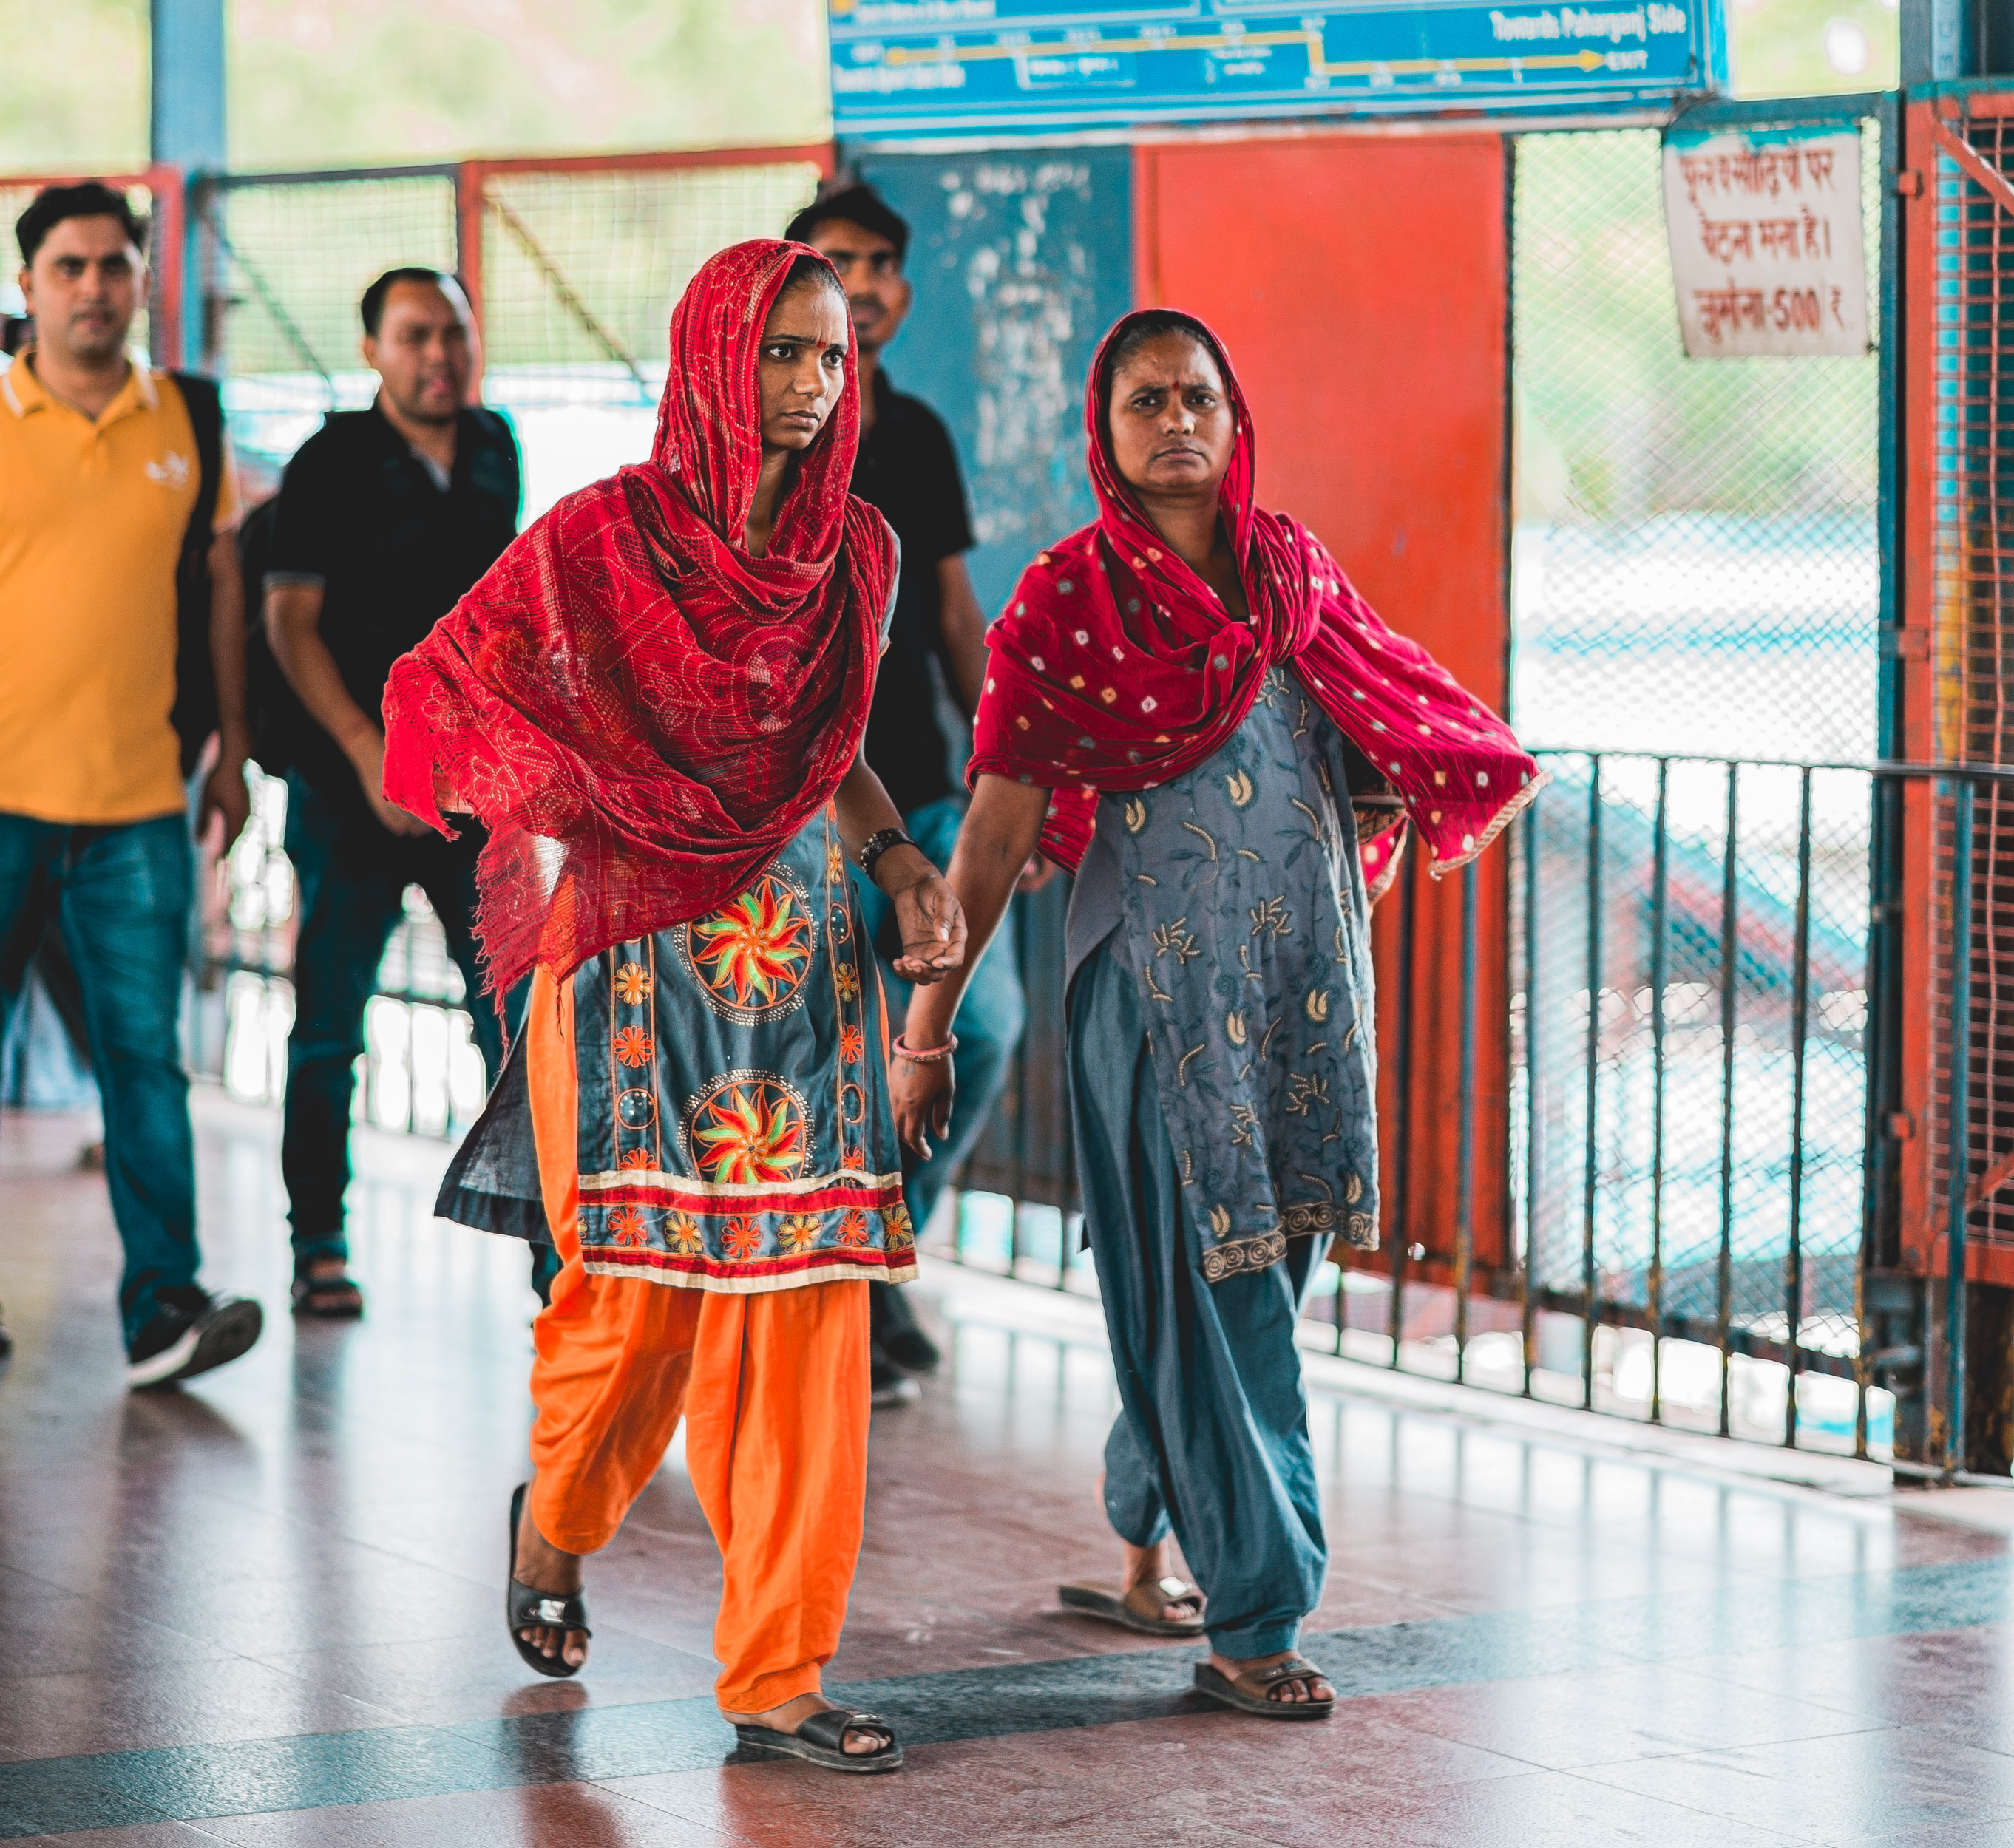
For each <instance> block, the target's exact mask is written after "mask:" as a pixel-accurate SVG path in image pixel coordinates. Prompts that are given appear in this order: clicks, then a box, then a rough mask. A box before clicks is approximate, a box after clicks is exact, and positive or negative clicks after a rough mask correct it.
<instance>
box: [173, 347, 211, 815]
mask: <svg viewBox="0 0 2014 1848" xmlns="http://www.w3.org/2000/svg"><path fill="white" fill-rule="evenodd" d="M168 376H169V377H170V378H172V379H173V380H174V382H175V387H176V389H177V390H178V391H179V392H181V395H182V403H183V406H185V409H186V410H188V420H189V428H190V429H191V431H192V432H193V433H194V435H195V454H196V465H197V470H198V473H197V477H196V489H195V506H193V507H191V508H190V509H189V518H188V527H187V528H186V529H185V532H183V534H182V549H181V557H180V558H179V559H177V561H176V564H175V704H174V711H173V713H172V714H171V718H172V720H173V722H174V728H175V732H176V734H177V736H178V737H179V738H180V739H181V759H182V775H185V776H187V775H188V774H189V772H191V771H192V770H193V769H194V768H195V762H196V759H197V758H198V757H200V756H201V755H202V747H203V746H204V744H205V743H207V742H208V740H209V738H210V733H211V732H213V731H215V730H216V729H217V682H216V675H215V672H214V670H213V668H212V665H211V662H210V539H211V528H213V526H215V525H216V524H217V497H218V495H219V493H220V491H221V489H222V486H223V477H224V400H223V398H222V396H221V394H220V392H218V390H217V381H215V380H214V379H210V378H197V377H196V376H195V374H192V373H188V372H171V373H170V374H168Z"/></svg>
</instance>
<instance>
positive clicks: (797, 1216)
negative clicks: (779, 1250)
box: [776, 1212, 823, 1252]
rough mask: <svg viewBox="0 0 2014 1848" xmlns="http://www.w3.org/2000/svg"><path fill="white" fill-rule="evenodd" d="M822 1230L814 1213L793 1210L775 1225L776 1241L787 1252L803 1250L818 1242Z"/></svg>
mask: <svg viewBox="0 0 2014 1848" xmlns="http://www.w3.org/2000/svg"><path fill="white" fill-rule="evenodd" d="M821 1230H823V1228H822V1225H821V1223H820V1222H819V1218H818V1216H817V1215H816V1214H815V1213H809V1212H794V1213H791V1214H790V1215H788V1216H787V1217H786V1218H785V1219H783V1223H781V1224H780V1225H779V1226H778V1227H777V1228H776V1242H777V1244H778V1245H781V1246H782V1247H783V1249H784V1250H785V1251H787V1252H801V1251H805V1250H808V1249H809V1248H810V1247H812V1245H816V1244H817V1243H818V1240H819V1232H820V1231H821Z"/></svg>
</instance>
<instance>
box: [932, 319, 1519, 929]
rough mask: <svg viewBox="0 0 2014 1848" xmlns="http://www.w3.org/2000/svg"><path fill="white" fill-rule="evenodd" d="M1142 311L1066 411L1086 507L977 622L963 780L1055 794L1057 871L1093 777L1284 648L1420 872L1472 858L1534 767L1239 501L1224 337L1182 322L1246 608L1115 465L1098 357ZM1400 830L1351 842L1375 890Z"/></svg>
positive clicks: (1258, 677)
mask: <svg viewBox="0 0 2014 1848" xmlns="http://www.w3.org/2000/svg"><path fill="white" fill-rule="evenodd" d="M1147 312H1152V311H1151V310H1136V311H1135V312H1134V313H1131V314H1129V315H1127V316H1125V317H1123V319H1122V320H1120V321H1118V322H1117V323H1116V324H1115V325H1114V326H1113V328H1112V330H1111V331H1110V332H1109V333H1108V334H1107V335H1106V336H1105V338H1104V339H1103V340H1102V342H1100V343H1099V346H1098V353H1097V356H1095V358H1094V359H1093V360H1092V361H1091V377H1090V380H1089V382H1088V386H1087V388H1086V390H1085V393H1084V423H1085V427H1086V430H1087V432H1088V437H1089V452H1090V469H1091V486H1092V489H1093V490H1094V491H1095V493H1096V495H1097V496H1098V519H1097V521H1095V523H1094V524H1092V525H1089V526H1087V527H1085V528H1083V530H1082V531H1080V532H1074V533H1072V534H1071V535H1070V537H1069V538H1068V539H1063V540H1061V541H1059V543H1057V544H1055V545H1053V546H1051V547H1050V548H1049V549H1048V550H1047V551H1046V552H1044V553H1041V556H1040V557H1037V559H1036V560H1035V561H1034V564H1031V565H1030V566H1029V567H1028V568H1027V570H1026V571H1023V573H1022V575H1021V580H1020V583H1019V584H1018V585H1016V587H1015V590H1014V594H1013V596H1012V597H1011V598H1010V599H1009V601H1008V604H1007V608H1006V611H1005V613H1004V614H1002V616H1001V617H1000V618H999V619H998V621H996V622H994V625H993V626H992V627H991V629H989V630H988V631H987V636H986V642H987V649H988V650H989V651H990V658H989V661H988V664H987V679H986V687H985V691H984V693H983V695H982V696H981V697H980V703H979V712H978V714H977V718H976V719H975V721H974V724H973V743H974V749H973V756H972V761H971V765H970V766H969V770H968V772H967V775H968V776H969V778H970V779H973V780H974V781H976V780H977V779H978V778H979V777H980V775H995V776H1008V777H1012V778H1013V779H1016V781H1018V782H1021V783H1032V784H1035V785H1037V786H1041V787H1043V788H1046V789H1049V790H1053V791H1054V792H1055V793H1054V796H1053V798H1052V800H1051V802H1050V804H1049V815H1048V821H1047V822H1046V823H1045V826H1044V828H1043V833H1042V850H1043V851H1044V852H1045V853H1046V854H1048V855H1049V856H1050V858H1052V859H1055V860H1059V861H1062V862H1063V865H1066V866H1068V867H1070V868H1073V869H1074V868H1076V867H1077V865H1078V864H1079V862H1080V861H1081V860H1082V859H1083V858H1084V850H1085V848H1086V847H1088V846H1089V844H1090V842H1091V829H1092V826H1093V819H1094V817H1095V812H1096V808H1097V800H1098V791H1099V790H1140V789H1152V788H1153V787H1155V786H1157V785H1159V784H1161V783H1166V782H1167V781H1169V780H1170V779H1171V778H1174V777H1176V776H1179V775H1182V774H1183V773H1184V772H1187V771H1188V770H1192V769H1193V768H1195V766H1196V765H1199V764H1200V763H1202V762H1204V761H1206V760H1207V759H1208V758H1209V757H1212V756H1213V755H1214V754H1216V753H1217V751H1218V750H1220V749H1221V748H1222V747H1224V744H1225V743H1226V742H1227V741H1228V740H1229V739H1230V738H1231V735H1232V734H1233V733H1234V732H1236V731H1237V729H1238V727H1239V726H1240V725H1242V724H1244V722H1245V718H1246V716H1247V714H1249V713H1250V711H1251V710H1252V704H1253V703H1254V702H1255V701H1256V700H1257V698H1258V697H1259V691H1260V686H1261V683H1262V682H1263V681H1264V679H1265V677H1266V673H1267V669H1268V668H1271V667H1273V666H1274V665H1275V664H1278V663H1280V662H1283V661H1291V662H1292V664H1294V666H1295V668H1296V669H1297V670H1298V671H1299V674H1300V676H1301V679H1303V681H1304V682H1306V686H1307V688H1308V690H1309V691H1310V693H1313V695H1314V697H1315V698H1316V699H1317V700H1319V701H1320V702H1321V707H1322V709H1323V711H1325V712H1326V713H1328V715H1329V717H1330V718H1332V719H1333V720H1334V721H1335V723H1336V725H1337V728H1338V729H1339V730H1340V731H1341V732H1342V734H1343V736H1345V737H1346V738H1347V739H1349V741H1350V742H1351V743H1353V744H1354V745H1355V746H1356V747H1357V749H1358V750H1360V751H1361V752H1362V753H1363V754H1364V756H1365V757H1367V758H1368V759H1369V760H1370V761H1371V763H1372V764H1373V765H1374V766H1375V767H1376V768H1377V769H1378V772H1380V773H1381V775H1383V776H1384V777H1385V779H1386V781H1388V782H1389V783H1390V784H1391V785H1392V788H1393V789H1394V790H1396V791H1397V792H1398V793H1399V797H1400V798H1401V799H1402V800H1403V803H1404V805H1405V814H1406V818H1407V820H1409V821H1410V822H1411V824H1412V825H1413V826H1414V827H1416V828H1417V829H1419V831H1420V833H1421V836H1422V837H1423V839H1424V840H1425V841H1426V843H1427V844H1428V847H1429V848H1430V849H1431V851H1432V862H1431V868H1430V869H1431V870H1432V872H1433V873H1434V874H1435V876H1436V877H1438V876H1439V875H1441V874H1442V873H1444V872H1449V871H1450V870H1451V869H1453V868H1456V867H1458V866H1460V865H1464V863H1465V862H1467V861H1470V860H1472V859H1474V858H1475V856H1476V855H1477V854H1479V853H1481V852H1482V850H1483V848H1484V847H1486V846H1488V845H1489V842H1490V841H1491V840H1493V839H1494V838H1495V836H1496V835H1497V833H1499V832H1500V831H1501V829H1503V827H1504V826H1505V825H1506V824H1507V822H1509V821H1510V820H1511V817H1512V816H1513V815H1515V814H1516V813H1517V812H1518V810H1519V809H1520V808H1522V807H1523V806H1524V805H1525V804H1526V803H1527V802H1528V801H1529V800H1531V799H1532V797H1533V796H1535V795H1536V794H1537V793H1538V791H1539V786H1540V784H1541V783H1543V782H1544V781H1545V778H1546V773H1545V772H1543V771H1542V770H1540V769H1539V767H1538V765H1537V764H1536V762H1535V761H1533V759H1532V758H1531V757H1528V755H1527V754H1525V751H1524V750H1521V748H1520V747H1519V745H1518V740H1517V739H1516V738H1515V737H1514V736H1513V735H1512V734H1511V729H1510V728H1509V727H1508V726H1507V725H1505V724H1504V722H1503V720H1502V719H1500V718H1498V717H1497V716H1496V714H1495V713H1493V712H1492V711H1490V710H1489V707H1486V706H1485V705H1484V704H1482V701H1481V700H1478V699H1476V698H1475V697H1474V696H1473V695H1471V694H1470V693H1466V692H1464V690H1463V689H1462V688H1461V687H1460V686H1459V685H1457V682H1456V681H1455V679H1454V677H1453V675H1451V674H1450V673H1449V672H1447V671H1446V668H1442V666H1441V665H1440V664H1439V663H1438V662H1437V661H1435V659H1434V658H1433V657H1432V655H1430V654H1428V652H1427V651H1426V650H1425V649H1424V648H1422V647H1421V646H1420V645H1419V644H1418V643H1417V642H1414V641H1410V640H1408V639H1407V638H1406V637H1404V636H1399V635H1396V634H1394V633H1393V632H1392V630H1390V629H1387V628H1386V627H1385V625H1384V623H1383V622H1381V621H1380V620H1379V619H1378V615H1377V613H1376V612H1375V611H1373V610H1372V609H1371V606H1370V605H1369V604H1368V603H1366V602H1365V601H1364V599H1363V598H1362V597H1360V596H1358V595H1357V593H1356V589H1354V588H1353V586H1352V585H1351V583H1350V582H1349V578H1347V577H1346V575H1344V572H1343V570H1342V567H1341V566H1340V565H1339V564H1337V563H1336V562H1335V560H1334V559H1333V558H1332V557H1330V556H1329V553H1328V550H1327V549H1326V548H1325V547H1324V546H1323V545H1322V543H1321V541H1320V540H1319V539H1317V538H1316V537H1315V536H1314V535H1313V533H1311V532H1309V531H1308V529H1307V528H1306V527H1305V526H1303V525H1301V524H1300V522H1299V521H1297V520H1294V519H1292V518H1289V517H1288V516H1287V515H1286V514H1275V513H1268V512H1267V511H1265V510H1263V509H1261V508H1260V507H1256V506H1255V505H1254V504H1253V485H1252V484H1253V478H1254V469H1255V463H1254V456H1255V453H1256V451H1255V439H1254V434H1253V430H1252V413H1251V411H1250V409H1249V407H1248V406H1247V405H1246V403H1245V396H1244V394H1243V392H1242V391H1241V390H1240V389H1238V378H1237V375H1236V374H1235V372H1234V371H1232V370H1231V360H1230V356H1229V355H1228V354H1227V353H1226V352H1225V351H1224V343H1223V342H1221V341H1220V340H1219V339H1218V338H1217V337H1216V335H1214V334H1213V333H1211V332H1210V331H1209V329H1208V328H1206V327H1205V326H1204V325H1203V324H1202V323H1201V322H1200V321H1197V322H1196V323H1195V325H1196V327H1197V328H1198V330H1199V332H1200V333H1201V334H1202V335H1203V337H1204V338H1206V339H1207V340H1208V342H1209V346H1210V347H1211V349H1212V350H1213V352H1214V353H1215V355H1216V357H1217V364H1218V365H1219V367H1220V368H1221V369H1222V371H1223V374H1224V388H1225V390H1226V391H1227V393H1228V395H1229V397H1230V399H1231V406H1232V408H1233V410H1234V411H1235V414H1236V417H1237V423H1238V435H1237V443H1236V447H1235V450H1234V451H1233V453H1232V457H1231V467H1230V468H1229V470H1228V471H1227V472H1226V474H1225V475H1224V485H1223V488H1222V489H1221V491H1220V497H1219V505H1220V508H1221V510H1222V514H1223V519H1224V530H1225V533H1226V535H1227V537H1228V539H1230V542H1231V547H1232V550H1234V552H1235V553H1236V555H1237V557H1238V575H1239V578H1240V579H1241V581H1242V583H1243V585H1244V587H1245V598H1246V600H1247V602H1248V603H1249V604H1250V606H1251V611H1252V619H1251V621H1249V623H1247V622H1242V621H1239V620H1238V618H1237V617H1235V615H1233V614H1231V611H1229V610H1227V608H1226V607H1225V606H1224V603H1223V601H1222V600H1220V598H1219V597H1218V596H1217V593H1216V592H1215V591H1213V590H1212V589H1210V588H1209V586H1208V585H1207V584H1206V583H1205V582H1203V581H1202V578H1200V577H1199V576H1198V575H1196V574H1195V572H1194V571H1192V570H1191V569H1190V568H1188V565H1186V564H1184V563H1183V562H1182V560H1181V559H1180V558H1178V557H1176V556H1175V554H1174V552H1173V551H1172V550H1170V549H1169V548H1168V547H1167V546H1166V543H1165V542H1164V541H1163V539H1162V538H1161V536H1160V535H1159V532H1158V531H1157V530H1156V528H1155V526H1154V524H1153V522H1152V521H1151V520H1150V519H1149V518H1148V517H1147V514H1146V513H1145V510H1143V509H1142V508H1141V505H1140V503H1139V502H1138V500H1135V499H1134V495H1133V492H1132V490H1131V489H1130V488H1128V487H1127V485H1126V483H1125V482H1124V481H1123V479H1122V478H1121V477H1120V474H1119V471H1118V468H1117V467H1116V464H1114V463H1113V460H1112V450H1111V439H1110V435H1109V427H1108V424H1107V421H1106V414H1107V404H1106V395H1107V390H1108V387H1107V385H1106V382H1105V372H1106V354H1107V353H1109V351H1110V350H1111V349H1112V348H1113V344H1114V343H1115V342H1116V341H1118V340H1119V339H1120V338H1122V337H1123V335H1124V334H1125V332H1126V331H1127V328H1129V327H1131V325H1132V324H1133V323H1134V321H1137V320H1138V318H1139V317H1140V315H1141V313H1147ZM1186 318H1188V319H1190V320H1194V318H1195V317H1186ZM1403 838H1404V837H1403V833H1401V834H1399V835H1397V836H1393V835H1392V834H1389V833H1386V834H1382V835H1381V836H1379V837H1378V839H1376V840H1371V841H1369V842H1367V843H1365V844H1364V847H1363V849H1362V852H1363V857H1364V874H1365V878H1366V880H1367V883H1368V884H1369V886H1370V887H1371V896H1372V897H1377V896H1378V894H1379V893H1380V892H1381V891H1382V890H1383V889H1384V888H1385V886H1386V885H1388V884H1389V883H1390V880H1391V877H1392V873H1393V872H1396V868H1397V864H1398V858H1399V850H1400V849H1401V847H1403Z"/></svg>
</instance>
